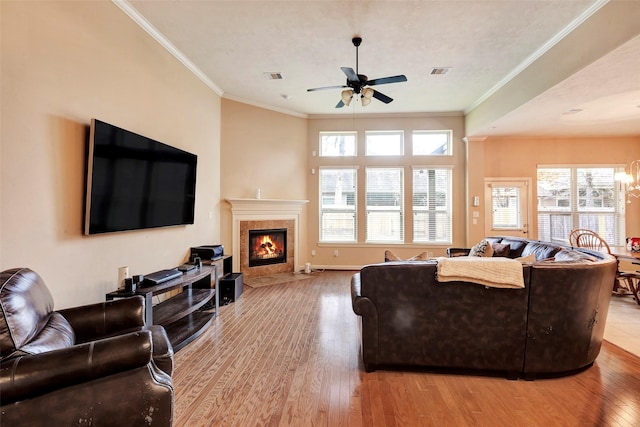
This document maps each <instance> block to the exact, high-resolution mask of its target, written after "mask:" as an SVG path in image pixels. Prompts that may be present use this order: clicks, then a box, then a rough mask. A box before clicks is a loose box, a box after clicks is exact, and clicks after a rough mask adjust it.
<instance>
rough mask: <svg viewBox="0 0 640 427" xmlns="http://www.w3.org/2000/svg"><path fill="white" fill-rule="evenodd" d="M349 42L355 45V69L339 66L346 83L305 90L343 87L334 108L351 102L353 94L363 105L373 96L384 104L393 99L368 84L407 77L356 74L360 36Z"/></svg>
mask: <svg viewBox="0 0 640 427" xmlns="http://www.w3.org/2000/svg"><path fill="white" fill-rule="evenodd" d="M351 42H352V43H353V45H354V46H355V47H356V70H355V71H353V68H351V67H341V68H340V69H341V70H342V72H343V73H344V74H345V75H346V76H347V84H346V85H338V86H325V87H316V88H312V89H307V92H313V91H317V90H327V89H345V90H343V91H342V92H341V99H340V101H339V102H338V104H337V105H336V108H342V107H344V106H345V105H349V104H350V103H351V100H352V99H353V95H354V94H355V95H360V97H361V99H362V106H363V107H364V106H367V105H369V103H370V102H371V98H375V99H377V100H378V101H382V102H384V103H385V104H388V103H390V102H391V101H393V98H390V97H388V96H387V95H385V94H383V93H380V92H378V91H377V90H375V89H372V88H370V87H369V86H375V85H383V84H387V83H397V82H406V81H407V77H406V76H404V75H402V74H401V75H399V76H391V77H382V78H380V79H373V80H369V79H368V78H367V76H365V75H364V74H358V46H360V44H361V43H362V38H361V37H354V38H353V39H351Z"/></svg>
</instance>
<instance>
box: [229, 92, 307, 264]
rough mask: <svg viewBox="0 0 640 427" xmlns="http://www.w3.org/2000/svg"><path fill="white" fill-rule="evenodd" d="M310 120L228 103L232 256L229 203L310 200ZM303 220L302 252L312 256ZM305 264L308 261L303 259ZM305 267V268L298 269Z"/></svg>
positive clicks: (231, 102)
mask: <svg viewBox="0 0 640 427" xmlns="http://www.w3.org/2000/svg"><path fill="white" fill-rule="evenodd" d="M306 138H307V120H306V119H304V118H299V117H294V116H291V115H287V114H282V113H278V112H275V111H271V110H266V109H264V108H259V107H254V106H251V105H248V104H243V103H240V102H236V101H231V100H228V99H223V100H222V148H221V156H222V159H224V161H223V162H222V164H221V167H220V180H221V182H222V200H221V207H222V210H221V222H220V224H221V230H220V234H221V242H222V243H223V244H224V247H225V253H226V254H227V255H230V254H231V253H232V239H233V237H232V235H231V227H232V214H231V206H230V205H229V204H228V203H227V202H225V201H224V199H226V198H254V197H255V195H256V190H257V189H258V188H259V189H260V193H261V198H262V199H288V200H307V198H308V195H307V178H308V168H307V145H306V144H307V141H306ZM308 216H309V210H308V207H307V206H304V207H303V210H302V214H301V220H300V224H299V227H300V230H301V234H302V235H301V236H300V242H299V243H300V251H301V252H302V253H303V254H306V253H308V250H307V245H308V244H307V233H306V229H307V217H308ZM298 261H299V263H302V264H304V263H305V262H308V260H307V259H306V258H305V257H304V256H303V257H298ZM298 267H299V266H298Z"/></svg>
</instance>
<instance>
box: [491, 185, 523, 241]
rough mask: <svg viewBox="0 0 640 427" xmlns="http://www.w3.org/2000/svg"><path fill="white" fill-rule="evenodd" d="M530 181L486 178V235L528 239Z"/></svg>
mask: <svg viewBox="0 0 640 427" xmlns="http://www.w3.org/2000/svg"><path fill="white" fill-rule="evenodd" d="M530 187H531V179H529V178H508V179H506V178H486V179H485V193H484V200H485V202H486V203H485V236H515V237H525V238H528V237H529V219H530V218H531V212H529V209H530V207H529V205H530V203H529V200H530V197H531V192H530Z"/></svg>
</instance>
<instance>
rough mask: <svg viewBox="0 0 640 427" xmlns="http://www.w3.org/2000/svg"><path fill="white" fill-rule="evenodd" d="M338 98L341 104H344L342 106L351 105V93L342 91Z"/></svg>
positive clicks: (350, 91)
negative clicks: (340, 99)
mask: <svg viewBox="0 0 640 427" xmlns="http://www.w3.org/2000/svg"><path fill="white" fill-rule="evenodd" d="M340 97H341V98H342V102H343V103H344V105H347V106H348V105H349V104H351V100H352V99H353V91H352V90H343V91H342V93H341V94H340Z"/></svg>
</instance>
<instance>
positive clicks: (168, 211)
mask: <svg viewBox="0 0 640 427" xmlns="http://www.w3.org/2000/svg"><path fill="white" fill-rule="evenodd" d="M87 153H88V155H87V184H86V188H87V190H86V200H85V202H86V205H85V224H84V234H86V235H89V234H99V233H109V232H114V231H126V230H139V229H145V228H155V227H166V226H172V225H183V224H193V220H194V209H195V196H196V164H197V159H198V157H197V156H196V155H195V154H191V153H188V152H186V151H183V150H180V149H178V148H175V147H171V146H169V145H167V144H163V143H161V142H158V141H154V140H153V139H150V138H146V137H144V136H141V135H138V134H135V133H133V132H130V131H127V130H124V129H121V128H119V127H117V126H113V125H110V124H108V123H105V122H103V121H100V120H97V119H92V120H91V128H90V132H89V144H88V150H87Z"/></svg>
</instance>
